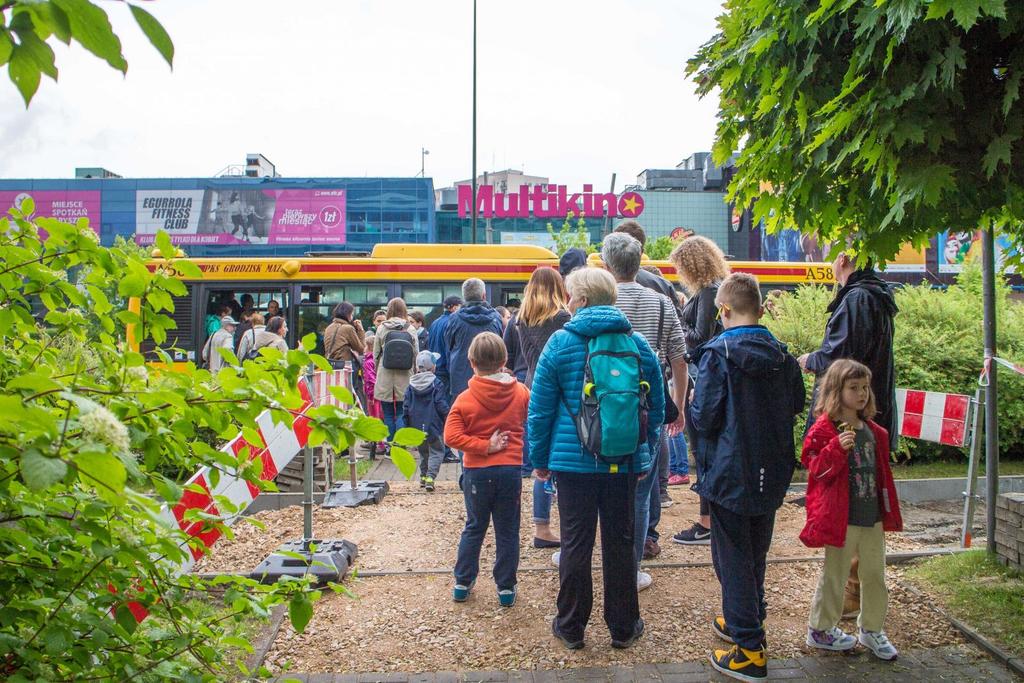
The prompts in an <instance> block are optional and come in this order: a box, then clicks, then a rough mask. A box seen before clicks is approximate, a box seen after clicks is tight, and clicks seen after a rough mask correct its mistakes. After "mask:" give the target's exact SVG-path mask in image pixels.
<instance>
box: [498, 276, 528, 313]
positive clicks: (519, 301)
mask: <svg viewBox="0 0 1024 683" xmlns="http://www.w3.org/2000/svg"><path fill="white" fill-rule="evenodd" d="M525 289H526V283H525V282H499V283H494V284H492V285H491V298H490V302H491V305H492V306H504V307H505V308H507V309H509V310H513V309H519V308H520V307H521V306H522V305H523V290H525Z"/></svg>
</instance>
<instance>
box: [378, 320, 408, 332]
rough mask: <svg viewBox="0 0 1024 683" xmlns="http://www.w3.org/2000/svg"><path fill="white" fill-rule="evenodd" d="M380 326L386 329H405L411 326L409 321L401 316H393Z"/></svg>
mask: <svg viewBox="0 0 1024 683" xmlns="http://www.w3.org/2000/svg"><path fill="white" fill-rule="evenodd" d="M380 326H381V327H383V328H384V329H386V330H404V329H405V328H407V327H409V321H408V320H402V319H401V318H391V319H390V320H385V321H384V322H382V323H381V324H380Z"/></svg>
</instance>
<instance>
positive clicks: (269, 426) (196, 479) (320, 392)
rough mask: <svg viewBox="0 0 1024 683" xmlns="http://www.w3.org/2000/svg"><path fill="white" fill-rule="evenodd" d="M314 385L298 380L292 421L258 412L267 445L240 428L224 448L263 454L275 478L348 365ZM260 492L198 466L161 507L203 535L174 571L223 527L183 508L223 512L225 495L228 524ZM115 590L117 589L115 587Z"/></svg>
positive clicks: (266, 471)
mask: <svg viewBox="0 0 1024 683" xmlns="http://www.w3.org/2000/svg"><path fill="white" fill-rule="evenodd" d="M313 385H314V389H313V391H311V390H310V388H309V386H308V385H307V383H306V380H305V378H302V379H300V380H299V393H300V395H301V396H302V399H303V402H302V405H301V406H299V408H298V409H296V410H293V411H291V412H292V414H293V416H294V419H293V421H292V426H291V427H288V426H287V425H285V424H283V423H280V422H275V421H274V419H273V417H272V415H271V413H270V411H269V410H265V411H263V412H262V413H260V414H259V415H258V416H257V417H256V428H257V431H258V432H259V435H260V437H261V439H262V440H263V445H259V444H250V443H249V442H247V441H246V440H245V438H244V437H243V436H242V435H241V434H239V435H238V436H236V437H235V438H234V439H232V440H231V441H229V442H228V443H227V444H225V445H224V447H223V449H222V450H224V451H226V452H228V453H231V454H234V455H238V454H239V453H241V452H242V451H243V450H245V449H248V455H249V459H250V460H259V461H260V462H261V463H262V465H263V472H262V474H261V477H260V478H261V479H263V480H264V481H272V480H273V479H274V477H276V476H277V473H278V472H280V471H281V470H283V469H284V468H285V466H286V465H287V464H288V463H289V462H291V460H292V458H294V457H295V456H296V455H298V454H299V452H300V451H301V450H302V449H303V448H304V447H305V446H306V443H307V442H308V441H309V433H310V431H311V427H310V426H309V422H310V419H309V418H308V417H307V416H306V411H308V410H309V409H310V408H313V407H316V406H318V405H323V404H324V403H331V404H332V405H339V403H338V402H337V399H335V398H334V396H333V395H332V394H331V393H330V391H329V387H332V386H344V387H346V388H350V387H349V382H348V373H347V372H346V371H334V372H317V373H314V375H313ZM190 485H195V486H198V487H200V488H201V489H202V492H201V493H200V492H199V491H195V490H190ZM192 488H194V487H192ZM259 494H260V488H259V487H258V486H256V485H254V484H251V483H249V482H247V481H245V480H244V479H241V478H239V477H238V476H237V475H235V474H234V473H232V472H229V471H224V470H221V472H220V477H218V480H217V485H216V486H212V487H211V477H210V468H209V467H203V468H202V469H201V470H199V471H198V472H196V473H195V474H194V475H193V476H192V477H191V478H190V479H189V480H188V481H187V482H186V483H185V492H184V493H183V494H182V496H181V500H179V501H178V503H177V505H175V506H173V507H171V508H167V507H165V508H164V509H163V511H162V516H163V517H164V519H165V520H166V521H167V523H168V525H177V526H178V527H179V528H180V529H181V530H182V531H184V532H185V533H186V534H188V535H189V536H190V537H192V539H197V540H198V541H199V543H195V541H193V544H192V545H190V546H189V551H190V553H189V555H188V556H187V557H186V559H185V560H184V561H183V562H182V563H181V564H180V565H179V566H178V567H177V569H176V571H175V573H176V574H184V573H186V572H188V571H190V570H191V569H192V567H193V566H195V563H196V562H197V561H198V560H199V558H201V557H202V556H203V555H205V554H206V553H207V552H209V551H210V548H211V547H212V546H213V544H214V543H216V542H217V540H218V539H219V538H220V537H221V532H220V531H218V530H216V529H213V528H210V527H209V525H205V526H206V529H205V530H204V523H203V522H201V521H194V520H186V519H185V512H186V511H187V510H200V511H202V512H205V513H207V514H210V515H216V516H218V517H221V516H222V512H221V511H220V509H219V508H218V505H217V501H216V500H215V497H221V498H226V499H227V500H229V501H231V503H232V504H233V505H234V506H235V507H236V508H237V512H235V513H234V514H233V515H232V516H229V517H223V519H222V521H223V522H224V523H225V524H227V525H229V526H230V525H231V524H233V523H234V522H235V520H237V519H238V517H240V516H241V514H242V513H243V512H244V511H245V510H246V508H248V507H249V506H250V505H251V504H252V502H253V500H255V498H256V496H258V495H259ZM111 590H115V589H114V588H113V587H111ZM127 605H128V608H129V609H130V610H131V612H132V614H133V615H134V616H135V618H136V619H137V620H138V621H142V620H143V619H145V618H146V616H147V615H148V612H147V611H146V609H145V608H144V607H143V606H142V605H141V604H139V603H137V602H128V603H127Z"/></svg>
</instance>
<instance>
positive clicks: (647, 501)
mask: <svg viewBox="0 0 1024 683" xmlns="http://www.w3.org/2000/svg"><path fill="white" fill-rule="evenodd" d="M659 443H660V437H659ZM656 450H657V453H655V454H652V455H654V458H652V460H651V470H650V472H648V473H647V476H646V477H644V478H643V479H641V480H640V481H638V482H637V483H636V498H635V505H634V511H633V549H634V551H635V553H636V561H637V562H640V560H641V559H643V556H644V541H646V540H647V539H648V538H651V539H652V540H654V541H657V540H658V532H657V531H654V527H656V526H658V522H660V521H661V492H660V489H659V487H658V458H660V457H661V448H660V447H659V448H657V449H656ZM652 531H653V534H654V535H653V536H652V535H651V533H652Z"/></svg>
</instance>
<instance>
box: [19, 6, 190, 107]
mask: <svg viewBox="0 0 1024 683" xmlns="http://www.w3.org/2000/svg"><path fill="white" fill-rule="evenodd" d="M128 7H129V9H130V10H131V13H132V16H133V17H134V18H135V21H136V23H138V25H139V28H140V29H142V32H143V33H144V34H145V35H146V38H148V39H149V42H150V43H152V44H153V47H155V48H156V49H157V51H158V52H159V53H160V55H161V56H162V57H163V58H164V59H165V60H166V61H167V64H168V65H169V66H170V65H172V64H173V61H174V43H172V42H171V37H170V36H169V35H167V31H165V30H164V27H163V26H161V25H160V22H159V21H157V20H156V18H155V17H154V16H153V15H152V14H150V13H149V12H148V11H146V10H145V9H143V8H142V7H140V6H138V5H134V4H130V3H129V4H128ZM51 39H56V40H59V41H60V42H62V43H64V44H65V45H70V44H71V41H75V42H76V43H78V44H79V45H81V46H82V47H84V48H85V49H86V50H88V51H89V52H91V53H93V54H94V55H96V56H97V57H99V58H100V59H102V60H104V61H105V62H106V63H107V64H109V65H110V66H111V67H113V68H114V69H117V70H118V71H120V72H121V73H126V72H127V71H128V62H127V61H126V60H125V58H124V54H122V52H121V40H120V38H118V37H117V35H116V34H115V33H114V30H113V28H112V27H111V26H110V19H109V18H108V17H107V13H106V12H105V11H104V10H103V9H102V8H101V7H100V6H99V4H98V3H95V2H91V1H90V0H8V1H6V2H3V3H0V66H3V65H5V64H6V65H7V73H8V75H9V76H10V78H11V81H12V82H13V83H14V85H15V86H16V87H17V88H18V92H20V93H21V96H22V98H23V99H24V100H25V106H26V107H27V106H28V104H29V102H31V101H32V97H33V96H34V95H35V94H36V91H37V90H38V89H39V81H40V80H41V78H42V76H43V75H44V74H45V75H46V76H49V77H50V78H52V79H53V80H54V81H56V80H57V73H58V72H57V64H56V61H55V55H54V53H53V48H51V47H50V45H49V44H48V42H49V41H50V40H51Z"/></svg>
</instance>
